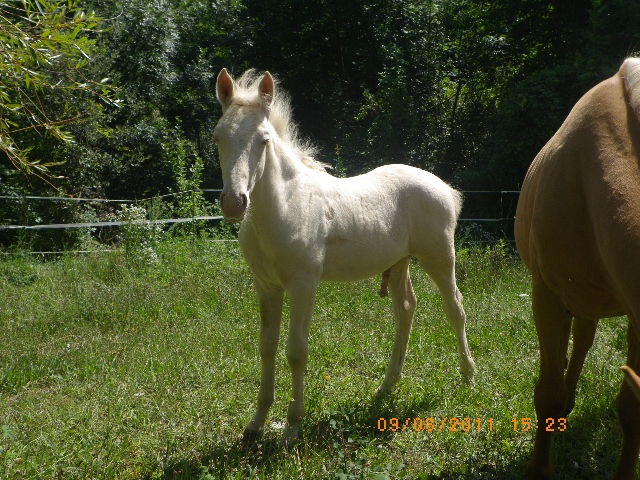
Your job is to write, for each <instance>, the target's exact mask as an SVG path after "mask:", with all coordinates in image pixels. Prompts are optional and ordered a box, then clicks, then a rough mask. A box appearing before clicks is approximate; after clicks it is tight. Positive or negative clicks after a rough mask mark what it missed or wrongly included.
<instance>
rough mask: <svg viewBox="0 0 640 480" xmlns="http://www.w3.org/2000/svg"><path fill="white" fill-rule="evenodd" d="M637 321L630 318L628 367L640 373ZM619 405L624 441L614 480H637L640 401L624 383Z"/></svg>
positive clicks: (619, 396) (618, 401) (639, 441)
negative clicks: (635, 323) (635, 326)
mask: <svg viewBox="0 0 640 480" xmlns="http://www.w3.org/2000/svg"><path fill="white" fill-rule="evenodd" d="M636 320H640V319H638V318H633V317H632V316H631V315H630V316H629V327H628V330H627V345H628V348H629V351H628V353H627V365H628V366H629V367H631V368H632V369H633V370H635V371H636V372H638V371H640V339H638V332H637V329H636V328H634V325H633V324H634V322H635V321H636ZM617 403H618V416H619V418H620V425H621V426H622V433H623V441H622V455H621V457H620V464H619V465H618V470H617V471H616V475H615V477H614V479H616V480H631V479H635V478H636V466H637V464H638V453H639V452H640V415H639V413H640V400H639V399H638V398H637V396H636V395H635V393H634V391H633V389H632V388H631V386H630V385H629V383H627V382H623V384H622V388H621V389H620V393H619V394H618V399H617Z"/></svg>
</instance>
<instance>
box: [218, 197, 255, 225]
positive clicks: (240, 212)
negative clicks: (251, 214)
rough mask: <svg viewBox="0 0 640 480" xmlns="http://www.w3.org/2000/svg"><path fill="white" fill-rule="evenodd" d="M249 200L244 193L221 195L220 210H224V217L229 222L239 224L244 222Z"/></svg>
mask: <svg viewBox="0 0 640 480" xmlns="http://www.w3.org/2000/svg"><path fill="white" fill-rule="evenodd" d="M248 204H249V199H248V198H247V195H246V194H244V193H235V192H232V193H225V192H222V193H221V194H220V208H222V215H223V216H224V219H225V220H226V221H228V222H233V223H237V222H240V221H242V219H243V218H244V215H245V213H246V212H247V206H248Z"/></svg>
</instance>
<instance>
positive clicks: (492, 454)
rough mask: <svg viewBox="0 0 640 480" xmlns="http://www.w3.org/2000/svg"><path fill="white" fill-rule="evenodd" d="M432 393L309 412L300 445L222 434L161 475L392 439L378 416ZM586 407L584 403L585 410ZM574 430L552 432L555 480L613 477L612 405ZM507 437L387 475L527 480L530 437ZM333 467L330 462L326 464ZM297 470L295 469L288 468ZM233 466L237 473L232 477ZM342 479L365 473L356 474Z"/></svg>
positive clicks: (238, 466)
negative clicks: (513, 442)
mask: <svg viewBox="0 0 640 480" xmlns="http://www.w3.org/2000/svg"><path fill="white" fill-rule="evenodd" d="M436 407H437V406H436V405H435V404H434V400H433V399H422V400H419V401H415V402H413V403H408V404H404V405H402V407H399V406H398V405H397V404H396V403H395V402H394V398H393V396H392V397H391V398H388V399H386V400H383V401H375V400H371V401H370V402H368V403H366V404H363V403H344V404H341V405H339V407H338V408H337V409H336V410H334V411H327V412H323V413H322V414H320V415H319V416H318V415H316V416H315V417H316V418H315V420H312V419H311V418H310V417H313V414H312V412H309V415H308V416H307V421H305V422H304V425H303V432H304V437H303V439H302V440H301V441H300V443H298V444H297V445H295V446H293V447H291V446H287V445H285V444H284V443H283V442H282V441H281V438H280V432H275V431H273V430H267V432H266V433H265V436H264V437H263V438H262V439H261V440H260V441H258V442H256V443H255V444H252V445H250V446H246V445H244V444H243V443H242V442H241V441H240V440H239V439H238V440H236V441H225V440H221V441H220V442H218V443H217V444H215V445H214V446H213V447H212V448H211V449H210V450H209V451H207V452H205V454H204V456H203V457H201V458H199V459H198V460H195V459H193V460H192V459H184V460H181V461H179V462H176V463H174V464H171V465H168V466H167V467H166V468H165V470H164V474H163V476H162V478H163V479H165V480H178V479H180V480H183V479H207V480H208V479H213V478H253V477H258V476H259V477H261V478H269V477H270V475H271V474H272V473H278V472H280V470H281V469H282V468H283V466H284V464H285V463H286V462H287V460H288V459H289V458H291V456H292V455H296V456H298V457H300V458H305V457H307V456H308V455H305V452H307V453H308V452H318V451H324V452H330V453H329V455H327V456H328V457H329V458H332V457H334V456H336V455H338V454H339V452H345V451H348V450H351V451H352V452H355V451H357V450H358V449H359V448H365V447H367V446H371V445H372V444H374V445H376V446H378V445H382V446H384V445H389V444H390V443H391V441H392V439H393V438H394V435H395V434H396V432H394V431H392V430H390V429H389V428H387V429H386V430H385V431H380V430H379V429H378V428H377V422H378V419H379V418H386V419H389V418H392V417H394V418H413V417H415V415H416V414H418V413H419V412H425V411H431V410H435V409H436ZM585 408H586V409H585ZM568 423H569V426H570V428H569V429H568V430H567V431H566V432H561V433H556V434H555V444H554V458H555V461H556V477H555V478H557V479H596V478H609V477H611V475H612V472H613V471H615V467H616V465H617V461H618V456H619V454H620V448H621V439H620V435H621V433H620V428H619V426H618V424H617V420H616V417H615V410H614V407H613V406H612V405H604V406H593V407H590V406H583V407H582V409H581V411H579V412H578V411H576V412H574V413H573V414H572V415H571V416H570V417H569V419H568ZM502 441H503V439H502V438H501V437H497V436H495V435H487V437H486V438H483V439H480V440H479V441H478V442H476V443H475V445H474V447H473V448H474V451H473V452H470V453H469V454H468V455H467V456H466V457H463V458H464V460H463V462H464V463H463V464H460V465H458V466H456V468H455V469H454V470H452V471H446V470H445V471H442V472H440V473H438V474H437V475H433V474H426V473H425V474H419V475H417V476H415V475H412V476H408V475H406V474H405V475H402V474H401V475H398V476H395V475H389V476H388V478H390V479H393V478H407V479H408V478H415V479H416V480H439V479H442V480H447V479H451V480H453V479H461V480H480V479H482V480H516V479H518V480H519V479H523V478H525V470H526V465H527V462H528V460H529V456H530V455H531V450H532V446H533V435H531V440H530V442H522V443H521V444H520V445H519V446H518V447H517V448H516V449H515V450H516V452H517V453H515V454H514V453H513V449H512V450H511V452H512V453H511V454H510V455H509V454H505V452H504V450H503V448H504V446H503V445H501V442H502ZM335 466H337V463H336V464H335V465H331V466H329V470H331V469H332V467H335ZM291 468H293V467H291ZM231 472H234V473H235V476H234V475H231V477H227V475H228V474H230V473H231ZM318 476H320V477H322V478H325V477H326V478H331V479H333V478H334V474H329V473H328V472H327V473H326V474H325V475H324V476H323V475H322V472H317V475H314V478H317V477H318ZM344 478H368V476H362V477H360V476H354V477H350V476H348V477H344Z"/></svg>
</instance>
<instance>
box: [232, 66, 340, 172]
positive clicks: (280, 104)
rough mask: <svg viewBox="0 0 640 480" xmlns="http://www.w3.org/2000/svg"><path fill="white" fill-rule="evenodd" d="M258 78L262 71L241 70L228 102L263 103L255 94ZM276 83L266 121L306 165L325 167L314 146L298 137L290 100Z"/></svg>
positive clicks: (241, 104)
mask: <svg viewBox="0 0 640 480" xmlns="http://www.w3.org/2000/svg"><path fill="white" fill-rule="evenodd" d="M261 79H262V74H260V73H258V72H257V71H256V70H255V69H253V68H252V69H250V70H247V71H245V72H244V73H243V74H242V76H240V78H238V79H237V80H234V90H233V99H232V100H231V104H232V105H240V106H264V101H263V99H261V98H260V95H259V94H258V85H259V84H260V80H261ZM274 81H275V82H276V94H275V96H274V98H273V99H272V101H271V104H270V105H269V106H268V107H267V108H268V109H269V123H271V125H272V126H273V128H274V130H275V131H276V133H277V134H278V136H279V137H280V138H281V139H282V140H283V141H284V142H286V143H287V144H288V145H289V147H290V148H291V149H292V150H293V151H294V152H295V154H296V155H297V156H298V157H299V158H300V160H301V161H302V163H304V164H305V165H306V166H307V167H309V168H313V169H315V170H323V171H324V170H326V169H327V168H329V166H328V165H327V164H325V163H322V162H319V161H317V160H315V159H314V157H315V155H316V153H317V152H316V148H315V147H314V146H313V145H312V144H311V143H310V142H309V141H307V140H303V139H301V138H300V136H299V133H298V126H297V125H296V123H295V122H294V121H293V114H292V112H291V102H290V100H289V96H288V95H287V94H286V93H285V92H283V91H282V90H281V89H280V88H277V87H278V83H279V82H278V80H277V79H275V78H274Z"/></svg>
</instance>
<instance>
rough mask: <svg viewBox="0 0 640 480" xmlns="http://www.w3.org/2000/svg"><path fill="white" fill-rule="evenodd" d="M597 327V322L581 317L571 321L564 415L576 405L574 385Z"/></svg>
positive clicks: (576, 382)
mask: <svg viewBox="0 0 640 480" xmlns="http://www.w3.org/2000/svg"><path fill="white" fill-rule="evenodd" d="M597 326H598V321H597V320H590V319H587V318H581V317H576V318H574V319H573V325H572V327H571V329H572V331H573V349H572V350H571V359H570V360H569V366H568V367H567V373H566V375H565V384H566V386H567V391H568V397H567V406H566V409H565V415H568V414H569V413H570V412H571V410H573V407H574V405H575V403H576V385H577V384H578V378H579V377H580V372H582V366H583V365H584V360H585V358H586V356H587V352H588V351H589V349H590V348H591V345H593V339H594V337H595V335H596V327H597Z"/></svg>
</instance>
